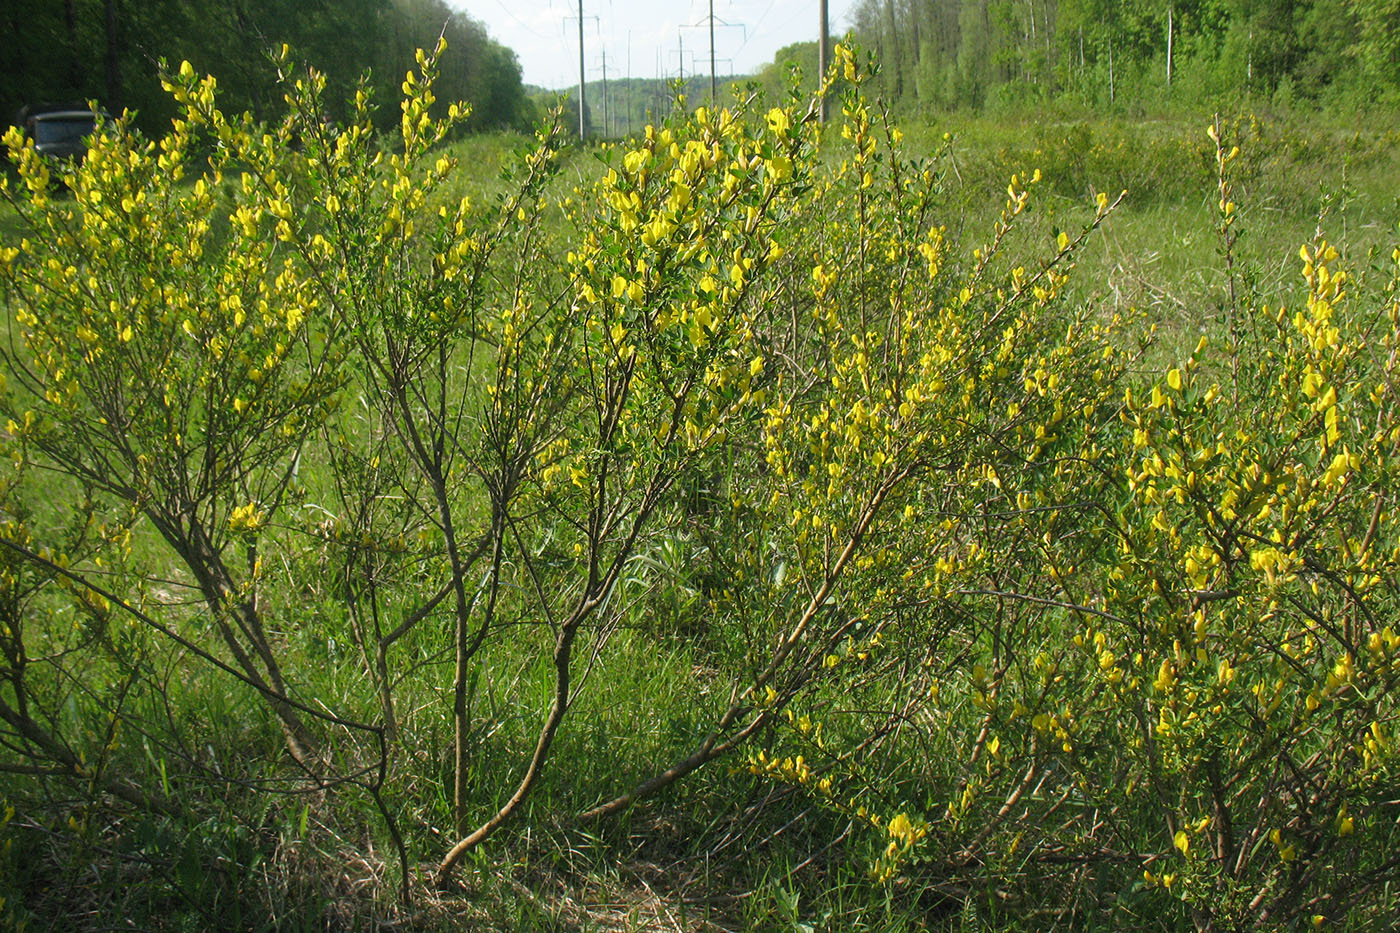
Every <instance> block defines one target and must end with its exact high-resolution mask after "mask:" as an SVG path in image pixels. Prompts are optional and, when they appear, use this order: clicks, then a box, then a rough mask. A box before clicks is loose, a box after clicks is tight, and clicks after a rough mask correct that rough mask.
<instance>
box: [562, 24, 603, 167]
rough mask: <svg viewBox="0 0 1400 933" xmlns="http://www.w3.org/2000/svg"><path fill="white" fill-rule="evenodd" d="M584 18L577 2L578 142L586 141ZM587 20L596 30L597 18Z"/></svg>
mask: <svg viewBox="0 0 1400 933" xmlns="http://www.w3.org/2000/svg"><path fill="white" fill-rule="evenodd" d="M573 18H574V17H572V16H566V17H564V21H565V22H568V21H569V20H571V19H573ZM584 18H585V17H584V15H583V0H578V138H579V142H583V140H584V139H586V138H587V136H588V124H587V121H586V120H585V119H584V111H585V110H586V105H587V100H586V99H585V97H584V95H585V93H586V92H585V90H584V85H583V82H584V67H583V20H584ZM587 18H588V19H591V20H593V25H594V28H595V29H596V28H597V25H598V17H596V16H589V17H587Z"/></svg>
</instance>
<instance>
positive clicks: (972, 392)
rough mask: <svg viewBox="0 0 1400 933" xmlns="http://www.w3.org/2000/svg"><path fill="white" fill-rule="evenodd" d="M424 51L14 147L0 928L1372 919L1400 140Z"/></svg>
mask: <svg viewBox="0 0 1400 933" xmlns="http://www.w3.org/2000/svg"><path fill="white" fill-rule="evenodd" d="M435 61H436V60H435V57H434V56H432V55H427V56H423V57H422V58H421V59H420V63H419V65H420V68H419V71H418V72H417V73H416V74H415V75H411V76H410V79H409V80H408V81H407V82H406V83H405V85H404V87H403V91H404V95H405V98H404V102H403V106H402V111H401V112H402V120H401V123H400V127H399V132H398V133H397V134H395V135H394V136H392V137H390V136H381V135H378V134H376V133H375V131H374V128H373V121H372V120H371V119H370V114H369V110H368V109H367V108H368V102H366V101H364V100H360V101H358V102H357V104H358V107H359V109H358V111H357V113H356V115H355V116H354V117H353V118H352V119H351V120H350V121H349V123H348V124H347V125H346V126H344V127H340V128H332V127H329V126H328V125H327V124H326V123H325V122H324V121H322V120H321V119H320V118H319V113H320V109H321V106H322V104H321V100H320V94H321V93H322V89H321V87H320V86H319V85H318V82H317V80H316V77H315V75H312V74H300V76H299V77H298V78H297V79H296V80H295V81H290V82H289V83H288V84H287V86H286V88H285V90H286V93H287V103H288V116H287V118H286V120H285V121H284V122H283V123H282V124H281V125H277V126H271V127H263V126H259V125H256V124H254V123H253V122H252V121H251V120H247V119H244V118H240V117H238V116H235V115H232V114H227V115H226V114H224V113H222V112H221V111H220V110H219V109H218V106H217V99H216V96H215V93H214V85H213V84H212V82H210V81H208V80H206V79H204V78H202V77H201V76H198V75H196V74H194V73H193V71H192V70H186V71H185V72H184V73H182V74H180V75H173V76H171V78H170V79H169V82H168V83H169V88H168V90H169V92H170V93H171V94H172V95H173V97H174V99H175V101H176V102H177V104H178V105H179V107H180V108H181V110H182V116H181V118H180V119H179V120H178V121H177V122H176V124H175V125H174V126H173V128H172V131H171V134H170V135H169V136H168V137H166V138H164V139H162V140H159V141H155V142H149V143H148V142H147V141H144V140H142V139H140V138H139V137H137V136H136V135H134V134H123V133H121V132H118V131H113V132H111V133H109V134H107V135H105V136H104V138H103V139H102V140H101V141H100V143H99V144H97V145H96V146H95V147H94V150H93V152H92V153H91V154H90V156H89V158H88V159H87V161H86V162H85V163H84V164H83V166H82V167H81V169H79V170H76V171H75V172H73V173H72V174H70V176H69V177H67V178H65V179H64V180H63V185H62V187H61V188H59V187H57V186H55V184H54V179H53V178H52V177H51V174H50V168H49V167H48V166H46V165H44V164H43V163H41V162H39V161H38V160H37V159H35V158H34V157H33V155H32V152H26V151H25V150H24V149H23V147H22V145H21V144H20V143H19V141H18V140H17V139H11V140H10V146H11V157H12V159H13V160H14V161H15V163H16V165H17V173H15V174H11V175H9V176H7V177H6V187H5V189H4V195H5V200H6V202H7V206H6V207H5V208H4V209H3V210H4V213H3V216H0V232H2V233H3V252H2V253H0V280H3V283H4V285H3V289H4V290H3V298H4V302H5V305H6V310H7V321H8V333H7V337H6V339H5V341H4V350H3V352H4V355H5V364H6V372H5V375H6V380H5V388H4V395H3V407H4V409H5V411H4V414H3V417H4V418H5V419H6V421H7V423H6V426H5V432H4V435H3V446H4V448H5V453H6V454H7V456H6V457H5V458H4V459H3V461H0V463H3V464H4V466H3V469H0V500H2V501H0V509H3V513H2V514H0V518H2V519H3V522H0V545H3V549H2V550H3V554H0V624H2V627H0V648H3V662H0V742H3V750H0V771H4V772H6V774H7V782H6V787H5V790H4V811H3V814H0V819H3V827H0V918H3V922H4V923H5V925H7V926H10V927H14V928H21V927H23V928H29V929H45V928H57V927H63V928H72V927H75V926H76V927H81V928H90V929H96V928H103V927H105V926H109V925H113V924H115V923H117V922H119V921H127V922H130V923H134V924H136V925H137V926H140V927H144V928H153V929H185V928H191V927H196V926H203V927H212V928H216V929H301V928H306V929H371V928H376V927H382V926H387V927H391V928H404V929H460V928H463V927H467V928H473V929H500V930H529V929H535V930H627V929H634V930H651V929H682V930H737V929H745V930H748V929H752V930H774V931H777V930H784V931H815V930H831V931H836V930H862V929H866V930H1018V929H1026V930H1031V929H1035V930H1040V929H1050V928H1055V929H1061V928H1063V929H1099V928H1131V929H1159V930H1186V929H1196V930H1211V929H1217V930H1233V929H1242V928H1245V927H1264V928H1270V929H1275V928H1277V929H1314V928H1332V929H1347V930H1366V929H1377V930H1383V929H1388V928H1390V925H1391V923H1392V919H1391V918H1392V917H1393V916H1394V914H1395V911H1396V910H1397V908H1398V907H1400V905H1397V903H1396V898H1397V891H1396V882H1397V879H1400V875H1398V874H1397V868H1398V867H1400V862H1398V861H1397V856H1396V855H1395V853H1396V852H1397V851H1400V848H1398V847H1397V842H1400V838H1397V835H1398V834H1397V828H1398V827H1397V818H1400V800H1398V799H1397V794H1396V792H1395V791H1396V786H1397V758H1396V742H1397V709H1396V699H1395V697H1396V696H1397V693H1396V688H1397V686H1400V683H1397V681H1400V635H1397V633H1396V626H1395V622H1394V616H1395V608H1396V597H1397V592H1396V586H1397V581H1400V576H1397V572H1396V571H1397V566H1396V565H1397V562H1400V528H1397V520H1396V516H1395V511H1394V506H1395V503H1394V496H1395V490H1396V489H1400V483H1398V482H1397V479H1400V477H1397V476H1396V471H1397V469H1400V464H1397V462H1396V460H1395V456H1394V451H1395V449H1396V444H1397V443H1400V423H1397V420H1396V409H1395V404H1396V403H1395V399H1396V393H1397V386H1396V384H1395V381H1394V369H1395V366H1396V351H1397V344H1398V343H1400V292H1397V286H1398V285H1400V228H1398V225H1400V198H1397V196H1396V194H1395V188H1394V178H1395V166H1396V154H1397V152H1400V132H1397V131H1395V130H1394V129H1387V128H1385V127H1383V126H1368V127H1352V126H1347V125H1346V120H1345V119H1344V118H1342V117H1340V116H1324V115H1319V114H1310V113H1306V112H1304V111H1302V110H1299V111H1298V112H1296V113H1295V112H1290V113H1267V112H1266V113H1260V114H1251V113H1249V112H1243V113H1238V114H1221V115H1211V114H1191V113H1170V114H1164V115H1161V116H1156V117H1153V118H1152V119H1150V120H1148V119H1144V120H1136V121H1119V120H1101V119H1093V118H1076V117H1074V116H1070V117H1069V118H1067V119H1063V120H1060V119H1056V120H1053V121H1045V120H1039V119H1037V118H1035V116H1034V115H1027V117H1026V118H1025V120H1024V121H1017V120H1012V119H998V120H993V119H991V118H978V117H970V116H966V115H959V114H953V115H949V116H947V117H946V118H940V119H937V120H929V121H927V122H920V123H917V124H915V123H909V124H905V125H902V126H897V125H895V123H894V121H892V120H890V119H889V118H888V117H887V116H886V115H885V114H883V113H882V111H881V109H880V107H879V106H878V105H877V104H874V103H871V102H869V101H867V100H865V99H864V98H863V97H862V96H861V90H860V89H861V82H862V78H863V75H864V72H865V68H866V65H865V63H864V62H863V61H862V60H861V58H860V57H859V56H858V55H857V54H855V53H853V52H851V51H850V50H847V49H842V50H840V51H838V53H837V64H838V69H839V73H840V74H841V75H842V77H843V78H844V80H845V82H846V85H847V90H846V91H845V92H844V94H843V96H842V98H841V101H840V103H839V105H837V106H834V107H833V111H834V115H833V121H832V123H831V125H829V126H828V127H826V128H824V129H823V128H821V127H819V126H818V123H817V121H816V119H815V113H814V111H812V110H811V109H810V108H809V107H808V105H807V104H806V103H805V102H799V103H789V104H787V105H786V106H783V105H782V104H781V103H779V104H778V105H775V104H774V103H772V102H768V103H765V102H761V101H738V102H735V103H734V104H733V105H732V106H731V107H726V108H714V107H700V108H678V110H677V112H676V113H675V114H674V115H673V117H672V119H671V120H670V121H669V122H668V123H666V124H665V125H663V126H659V127H655V128H652V129H650V130H648V132H647V133H646V134H645V135H644V136H642V137H639V138H637V139H634V140H628V141H625V142H619V143H616V144H613V145H607V146H599V147H594V148H590V149H589V150H587V151H584V150H581V149H579V148H578V147H576V146H570V145H568V144H567V143H566V141H565V139H564V138H563V137H562V135H561V134H559V133H558V132H557V131H550V130H548V129H546V130H542V131H541V132H540V133H539V134H538V135H537V136H535V137H528V136H507V135H473V136H466V137H460V138H459V137H454V136H453V135H452V134H451V133H450V129H451V124H452V122H453V121H454V120H456V119H458V118H459V117H460V114H458V113H457V112H455V111H454V112H453V113H451V114H449V115H448V116H447V117H446V118H445V119H438V118H437V117H435V116H432V115H431V114H433V113H436V111H435V110H434V109H433V104H434V100H433V96H432V90H431V87H432V79H433V76H434V70H435ZM284 70H285V71H286V72H287V73H288V74H296V73H297V72H296V69H295V66H294V65H293V64H292V63H291V62H290V61H288V62H286V63H284Z"/></svg>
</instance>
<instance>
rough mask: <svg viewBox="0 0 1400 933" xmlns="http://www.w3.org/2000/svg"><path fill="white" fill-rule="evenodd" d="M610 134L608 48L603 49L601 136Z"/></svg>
mask: <svg viewBox="0 0 1400 933" xmlns="http://www.w3.org/2000/svg"><path fill="white" fill-rule="evenodd" d="M611 135H612V126H611V121H610V120H609V119H608V50H607V49H603V136H605V137H608V136H611Z"/></svg>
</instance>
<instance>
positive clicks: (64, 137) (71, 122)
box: [34, 114, 95, 145]
mask: <svg viewBox="0 0 1400 933" xmlns="http://www.w3.org/2000/svg"><path fill="white" fill-rule="evenodd" d="M94 126H95V118H94V117H93V115H92V114H74V115H73V116H62V117H41V118H39V119H37V120H35V121H34V141H35V142H36V143H39V144H40V145H54V144H66V143H78V142H82V140H83V137H85V136H91V135H92V131H93V127H94Z"/></svg>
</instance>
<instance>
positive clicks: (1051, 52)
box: [852, 0, 1400, 107]
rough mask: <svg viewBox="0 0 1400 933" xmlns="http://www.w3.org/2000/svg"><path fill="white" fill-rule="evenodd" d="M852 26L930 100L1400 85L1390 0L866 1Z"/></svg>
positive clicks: (894, 82) (1396, 23)
mask: <svg viewBox="0 0 1400 933" xmlns="http://www.w3.org/2000/svg"><path fill="white" fill-rule="evenodd" d="M852 23H853V26H854V29H855V32H856V34H857V35H858V36H859V37H860V39H861V41H862V43H863V44H865V45H866V46H868V47H870V48H872V49H873V50H875V51H877V53H878V54H879V57H880V60H881V62H882V63H883V69H884V74H883V76H882V80H883V81H884V84H885V88H884V90H885V91H886V92H887V93H889V94H891V95H892V96H893V97H895V98H898V99H902V100H905V101H907V102H909V101H916V102H918V103H919V104H920V105H924V106H932V107H958V106H972V107H981V106H987V105H997V104H1010V103H1015V102H1018V101H1037V100H1045V99H1051V98H1055V97H1061V96H1067V97H1070V98H1078V99H1079V100H1080V101H1081V102H1083V103H1085V104H1088V105H1091V106H1103V105H1115V104H1119V103H1122V102H1124V101H1127V100H1135V101H1142V100H1150V99H1167V98H1180V99H1201V98H1202V97H1203V96H1204V97H1208V98H1219V97H1221V96H1224V95H1231V94H1237V93H1241V92H1243V93H1248V94H1253V95H1274V94H1282V95H1284V96H1286V97H1289V98H1305V99H1329V100H1337V99H1341V98H1343V97H1350V98H1351V99H1353V100H1361V99H1367V100H1373V99H1375V98H1376V97H1377V96H1378V95H1379V96H1381V97H1384V96H1386V95H1395V94H1396V93H1397V92H1400V4H1397V3H1396V2H1395V0H861V2H860V3H859V4H858V5H857V7H856V8H855V10H854V12H853V13H852Z"/></svg>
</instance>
